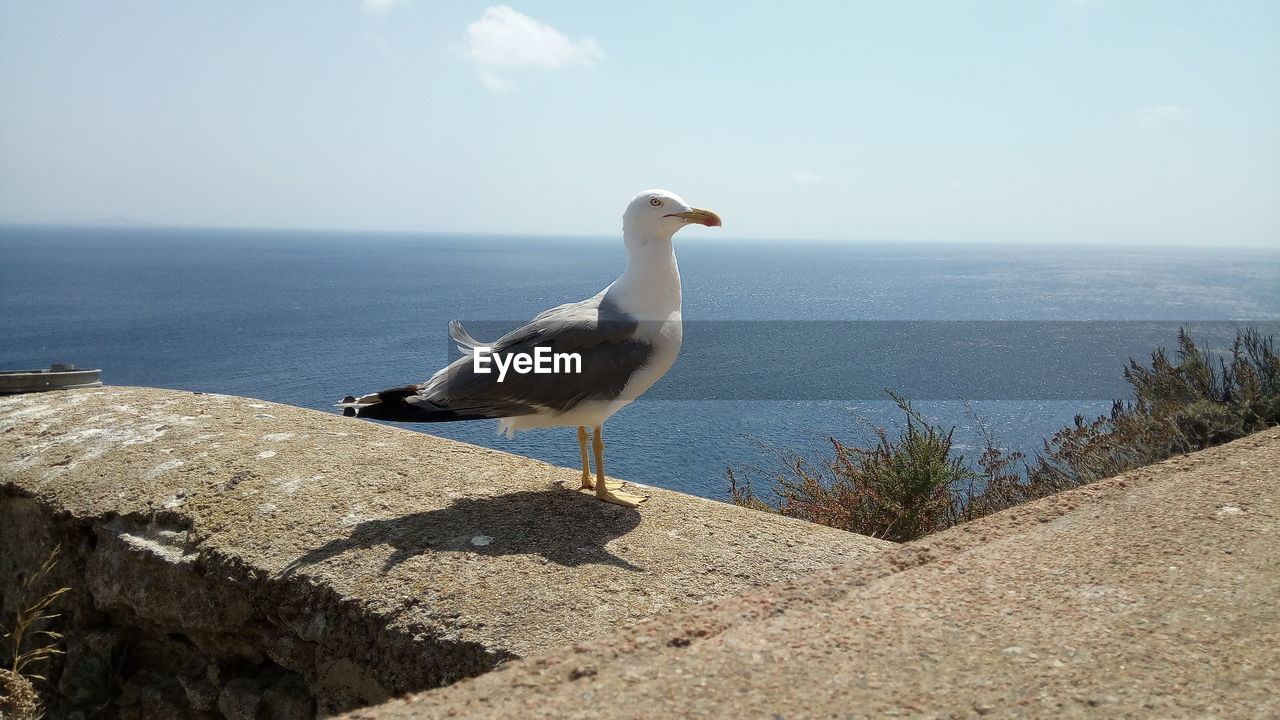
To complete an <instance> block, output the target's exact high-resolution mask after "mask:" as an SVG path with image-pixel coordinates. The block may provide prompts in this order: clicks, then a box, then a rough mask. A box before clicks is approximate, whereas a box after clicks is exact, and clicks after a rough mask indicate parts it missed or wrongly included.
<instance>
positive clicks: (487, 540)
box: [282, 484, 644, 576]
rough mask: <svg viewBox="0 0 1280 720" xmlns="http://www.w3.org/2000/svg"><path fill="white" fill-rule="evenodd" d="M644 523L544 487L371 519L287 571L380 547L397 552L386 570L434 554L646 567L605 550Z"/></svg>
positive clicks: (636, 515)
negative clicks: (409, 560)
mask: <svg viewBox="0 0 1280 720" xmlns="http://www.w3.org/2000/svg"><path fill="white" fill-rule="evenodd" d="M639 524H640V512H639V511H637V510H635V509H633V508H626V507H621V506H618V505H610V504H607V503H603V502H600V501H599V500H596V499H595V497H593V496H592V495H589V494H586V493H581V492H571V491H568V490H566V489H564V488H563V487H562V486H560V485H558V484H552V486H551V488H549V489H548V490H546V491H543V492H534V491H528V490H525V491H521V492H514V493H508V494H506V495H497V496H494V497H487V498H459V499H457V500H455V501H454V502H453V504H451V505H450V506H449V507H446V508H442V509H439V510H428V511H426V512H420V513H414V514H412V515H404V516H402V517H398V518H392V519H388V520H366V521H365V522H362V523H360V524H358V525H356V526H355V527H354V528H353V529H352V531H351V534H350V535H348V536H347V537H345V538H338V539H334V540H330V541H329V542H327V543H325V544H324V545H322V546H320V547H318V548H316V549H315V550H311V551H309V552H307V553H306V554H304V555H303V556H302V557H300V558H298V559H297V560H294V561H293V562H291V563H289V566H288V567H286V568H285V569H284V571H283V573H282V575H285V576H287V575H290V574H292V573H294V572H296V571H297V570H299V569H301V568H302V567H304V566H307V565H314V564H316V563H319V562H323V561H325V560H328V559H329V558H332V557H336V556H338V555H341V554H343V553H345V552H348V551H351V550H357V549H366V548H371V547H376V546H378V545H390V546H391V547H392V548H394V549H395V551H394V552H392V554H391V556H390V557H388V558H387V560H386V562H385V563H384V564H383V566H382V571H383V572H386V571H388V570H390V569H391V568H393V567H395V566H396V565H399V564H400V563H402V562H404V561H405V560H408V559H409V558H412V557H414V556H417V555H422V554H424V553H430V552H437V553H438V552H467V553H474V554H476V555H488V556H499V555H541V556H542V557H544V558H546V559H547V560H549V561H551V562H553V563H556V564H557V565H565V566H568V567H576V566H579V565H589V564H599V565H612V566H614V567H619V568H622V569H625V570H631V571H634V572H644V568H641V567H637V566H635V565H632V564H631V563H629V562H627V561H626V560H624V559H622V558H620V557H618V556H617V555H614V554H613V553H610V552H609V551H608V550H606V549H605V547H604V546H605V545H606V544H607V543H609V542H610V541H612V540H615V539H617V538H619V537H622V536H623V535H626V534H627V533H629V532H631V531H632V530H634V529H635V528H636V526H637V525H639Z"/></svg>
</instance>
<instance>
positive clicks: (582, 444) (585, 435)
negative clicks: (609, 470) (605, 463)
mask: <svg viewBox="0 0 1280 720" xmlns="http://www.w3.org/2000/svg"><path fill="white" fill-rule="evenodd" d="M589 439H591V433H589V432H587V429H586V428H585V427H583V426H582V425H579V426H578V449H579V450H581V451H582V484H581V485H579V486H578V489H579V490H590V489H591V488H593V487H595V486H596V484H595V483H594V482H592V481H591V463H590V462H589V461H588V460H587V440H589ZM597 462H598V461H597ZM605 487H606V488H608V489H610V490H617V489H619V488H621V487H622V483H620V482H614V481H612V480H608V481H606V482H605Z"/></svg>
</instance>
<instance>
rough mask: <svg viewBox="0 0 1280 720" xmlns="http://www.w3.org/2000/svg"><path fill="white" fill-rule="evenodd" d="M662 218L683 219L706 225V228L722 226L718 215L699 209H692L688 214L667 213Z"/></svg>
mask: <svg viewBox="0 0 1280 720" xmlns="http://www.w3.org/2000/svg"><path fill="white" fill-rule="evenodd" d="M663 217H678V218H684V219H685V220H688V221H689V222H694V223H698V224H699V225H706V226H707V227H720V225H721V224H722V223H721V222H720V216H719V215H717V214H715V213H713V212H711V211H710V210H702V209H701V208H693V209H692V210H689V211H688V212H678V213H667V214H666V215H663Z"/></svg>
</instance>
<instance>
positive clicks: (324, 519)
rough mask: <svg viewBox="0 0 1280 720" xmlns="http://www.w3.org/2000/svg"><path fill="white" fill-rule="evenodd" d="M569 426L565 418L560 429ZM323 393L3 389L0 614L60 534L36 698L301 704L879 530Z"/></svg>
mask: <svg viewBox="0 0 1280 720" xmlns="http://www.w3.org/2000/svg"><path fill="white" fill-rule="evenodd" d="M564 435H565V436H564V439H563V441H564V442H566V443H573V442H576V440H575V439H574V438H573V435H572V433H571V432H570V431H565V433H564ZM577 484H578V471H576V470H567V469H563V468H556V467H553V466H550V465H547V464H545V463H541V462H537V461H534V460H529V459H527V458H522V457H517V456H513V455H509V454H505V453H500V452H496V451H491V450H486V449H482V448H477V447H474V446H469V445H465V444H462V443H457V442H452V441H448V440H442V439H439V438H435V437H431V436H427V435H422V434H419V433H414V432H409V431H407V430H402V429H399V428H392V427H385V426H381V425H376V424H372V423H368V422H364V421H358V420H352V419H347V418H342V417H339V416H336V415H328V414H325V413H320V412H315V411H311V410H303V409H300V408H295V407H290V406H284V405H277V404H273V403H266V402H260V401H255V400H249V399H245V398H237V397H229V396H222V395H206V394H196V393H189V392H179V391H169V390H156V389H148V388H126V387H105V388H99V389H89V390H75V391H65V392H52V393H39V394H30V395H19V396H11V397H3V398H0V589H2V590H3V593H4V594H3V596H2V597H0V618H6V619H7V618H10V617H12V613H13V611H14V609H15V607H16V604H17V602H18V598H17V586H18V582H19V581H20V579H21V578H23V577H25V576H26V575H27V574H29V573H30V572H32V571H33V569H34V568H36V567H38V566H39V564H40V563H41V562H42V561H43V560H44V558H45V557H46V556H47V554H48V553H49V552H50V550H51V549H52V548H53V547H54V546H57V545H60V546H61V548H62V558H61V560H60V562H59V564H58V566H57V569H56V571H55V577H54V578H52V579H51V584H52V585H60V586H61V585H65V586H67V587H70V588H72V591H71V592H70V593H68V594H67V595H66V596H64V598H63V600H62V601H61V604H60V609H61V610H62V612H63V613H64V615H63V617H62V618H60V619H59V621H58V623H59V624H58V628H59V629H61V630H62V631H64V632H65V633H66V634H67V638H66V641H65V647H66V649H67V655H66V656H65V658H64V659H61V660H59V661H57V662H55V663H52V664H51V665H50V666H49V667H47V668H45V669H46V670H48V671H49V672H47V673H45V674H49V675H50V677H51V678H52V680H53V684H54V685H55V686H56V687H57V688H58V690H59V691H60V692H61V694H62V697H61V698H55V701H56V702H57V703H61V704H60V705H57V704H55V706H54V707H55V710H56V712H55V713H54V716H55V717H56V716H58V715H59V714H62V715H67V714H71V715H74V714H75V713H74V712H72V710H71V709H69V708H70V707H71V705H69V704H68V703H71V702H72V701H74V702H75V703H78V707H79V708H80V714H81V715H87V714H88V713H89V712H90V711H92V710H93V709H94V707H95V706H96V705H98V704H101V703H104V702H110V703H111V705H110V707H109V708H108V716H110V715H113V714H114V715H119V716H121V717H140V718H142V717H194V718H219V717H226V718H237V719H239V718H253V717H272V718H294V717H297V718H302V717H311V716H314V715H316V714H317V713H318V714H321V715H323V714H328V713H333V712H337V711H340V710H343V709H349V708H354V707H359V706H363V705H368V704H370V703H375V702H379V701H382V700H385V699H387V698H390V697H392V696H394V695H397V694H402V693H405V692H409V691H418V690H424V689H428V688H432V687H439V686H443V685H447V684H449V683H452V682H454V681H457V680H459V679H462V678H466V677H470V676H474V675H477V674H480V673H484V672H486V671H488V670H490V669H493V668H494V667H496V666H498V665H500V664H502V663H504V662H506V661H508V660H511V659H514V658H519V657H523V656H526V655H530V654H536V653H541V652H547V651H550V650H553V649H555V648H559V647H564V646H568V645H570V644H573V643H576V642H580V641H584V640H587V639H589V638H592V637H596V636H598V635H601V634H604V633H607V632H609V631H612V630H616V629H617V628H619V627H622V626H625V625H627V624H630V623H636V622H639V621H643V620H645V619H647V618H652V617H654V616H657V615H661V614H664V613H668V612H671V611H673V610H677V609H680V608H684V607H689V606H693V605H697V604H700V603H704V602H708V601H712V600H718V599H721V598H725V597H728V596H731V595H734V594H736V593H740V592H742V591H744V590H748V589H750V588H755V587H760V586H764V585H768V584H772V583H779V582H785V581H789V580H792V579H795V578H797V577H799V576H801V575H803V574H805V573H808V572H810V571H813V570H816V569H819V568H823V567H827V566H831V565H835V564H843V563H848V562H851V561H856V560H859V559H861V558H864V557H867V556H870V555H873V554H876V553H879V552H880V551H882V550H884V549H885V548H886V547H888V544H887V543H883V542H881V541H877V540H873V539H871V538H866V537H862V536H858V535H852V534H848V533H842V532H838V531H834V530H830V529H827V528H822V527H818V526H814V525H810V524H806V523H801V522H797V521H792V520H787V519H785V518H780V517H776V516H771V515H766V514H761V513H755V512H752V511H748V510H743V509H740V508H736V507H733V506H730V505H726V504H723V503H715V502H710V501H707V500H702V499H699V498H694V497H690V496H687V495H682V494H679V493H673V492H667V491H663V490H659V489H649V490H647V492H649V493H651V494H652V499H651V500H650V501H649V502H647V503H645V505H644V506H643V507H642V508H641V509H639V510H632V509H628V508H622V507H619V506H614V505H607V504H604V503H600V502H597V501H596V500H594V499H593V498H592V497H590V496H589V495H587V494H585V493H580V492H576V491H575V490H574V489H573V488H576V487H577Z"/></svg>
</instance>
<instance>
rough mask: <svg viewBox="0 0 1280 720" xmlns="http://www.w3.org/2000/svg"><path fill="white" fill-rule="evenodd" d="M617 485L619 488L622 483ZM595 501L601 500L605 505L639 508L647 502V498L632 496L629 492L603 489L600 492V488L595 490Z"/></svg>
mask: <svg viewBox="0 0 1280 720" xmlns="http://www.w3.org/2000/svg"><path fill="white" fill-rule="evenodd" d="M618 485H619V486H621V485H622V483H618ZM596 499H597V500H603V501H605V502H607V503H613V504H614V505H621V506H623V507H629V508H634V507H640V503H642V502H644V501H645V500H648V499H649V496H648V495H633V494H631V493H629V492H622V491H621V490H612V489H610V488H605V489H603V490H601V489H600V488H596Z"/></svg>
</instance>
